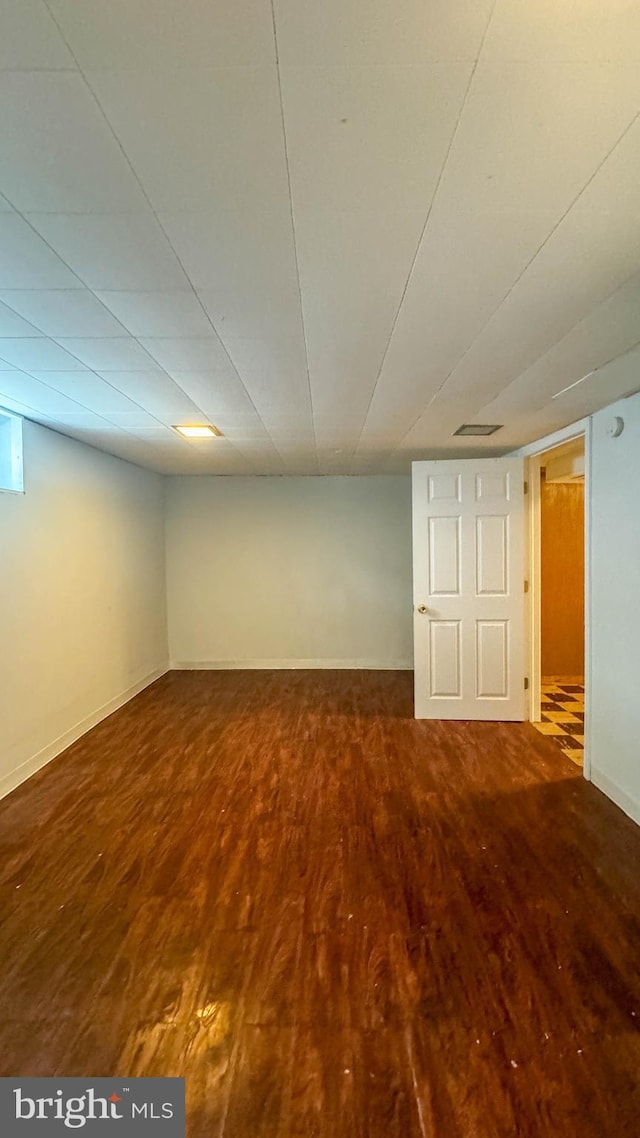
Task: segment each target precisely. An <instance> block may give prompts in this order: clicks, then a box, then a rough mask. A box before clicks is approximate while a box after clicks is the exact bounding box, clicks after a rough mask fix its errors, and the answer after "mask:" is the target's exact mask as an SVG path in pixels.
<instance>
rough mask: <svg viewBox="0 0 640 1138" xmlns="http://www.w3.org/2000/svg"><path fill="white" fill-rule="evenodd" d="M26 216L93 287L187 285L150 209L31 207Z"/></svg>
mask: <svg viewBox="0 0 640 1138" xmlns="http://www.w3.org/2000/svg"><path fill="white" fill-rule="evenodd" d="M28 221H30V222H31V224H32V225H33V226H34V228H35V229H37V231H38V233H40V234H42V236H43V237H44V238H45V240H46V241H47V242H48V243H49V245H51V247H52V248H53V249H55V251H56V252H57V253H59V254H60V256H61V257H62V258H63V260H64V261H65V262H66V263H67V264H68V265H69V266H70V267H71V268H72V269H73V271H74V272H75V273H77V274H78V276H79V277H80V278H81V280H82V281H83V282H84V284H86V285H87V286H88V287H89V288H92V289H165V288H166V289H172V288H185V287H186V285H187V278H186V276H185V274H184V272H183V271H182V269H181V267H180V263H179V261H178V258H177V257H176V255H175V253H174V252H173V250H172V249H171V246H170V244H169V242H168V241H167V238H166V237H165V235H164V233H163V232H162V229H161V227H160V225H158V222H157V221H156V219H155V217H154V216H153V215H152V214H151V213H128V214H127V213H120V214H118V213H112V214H78V213H32V214H29V215H28Z"/></svg>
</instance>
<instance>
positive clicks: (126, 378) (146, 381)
mask: <svg viewBox="0 0 640 1138" xmlns="http://www.w3.org/2000/svg"><path fill="white" fill-rule="evenodd" d="M100 375H101V376H102V378H103V379H105V380H106V381H107V382H108V383H110V384H111V385H112V386H113V387H117V388H118V390H119V391H121V392H122V393H123V394H124V395H126V396H128V397H129V398H130V399H132V400H133V401H134V402H135V403H139V404H140V406H142V407H145V408H146V409H147V410H148V411H151V413H152V414H154V415H160V416H164V415H166V416H168V417H171V416H173V415H176V414H182V413H185V414H186V413H188V412H189V411H195V410H196V409H197V408H196V405H195V404H194V403H193V402H192V400H191V399H189V397H188V396H187V395H186V394H185V392H184V391H183V390H182V388H181V387H180V386H179V385H178V384H177V383H175V381H174V380H173V379H171V378H170V377H169V376H168V375H167V374H166V373H165V372H163V371H134V372H130V371H101V372H100ZM158 429H160V428H158Z"/></svg>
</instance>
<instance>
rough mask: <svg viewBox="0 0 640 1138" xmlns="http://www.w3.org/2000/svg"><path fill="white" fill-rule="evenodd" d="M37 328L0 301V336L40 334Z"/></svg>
mask: <svg viewBox="0 0 640 1138" xmlns="http://www.w3.org/2000/svg"><path fill="white" fill-rule="evenodd" d="M41 335H42V332H39V331H38V329H37V328H34V327H33V324H29V323H28V321H26V320H23V319H22V317H21V316H18V314H17V313H16V312H14V311H13V309H11V308H7V306H6V304H1V303H0V338H1V337H2V336H41Z"/></svg>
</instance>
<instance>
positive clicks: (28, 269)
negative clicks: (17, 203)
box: [0, 213, 80, 288]
mask: <svg viewBox="0 0 640 1138" xmlns="http://www.w3.org/2000/svg"><path fill="white" fill-rule="evenodd" d="M0 250H1V256H0V288H77V287H78V285H79V284H80V281H79V280H78V278H77V277H76V276H75V275H74V274H73V273H72V272H71V270H70V269H68V268H67V266H66V265H65V264H64V263H63V262H62V261H61V260H60V258H59V257H57V256H56V254H55V253H54V252H53V250H52V249H50V248H49V246H48V245H47V244H46V242H45V241H43V240H42V238H41V237H39V236H38V234H37V233H34V231H33V229H32V228H31V226H30V225H28V224H27V222H26V221H23V219H22V218H21V217H19V216H18V214H17V213H0Z"/></svg>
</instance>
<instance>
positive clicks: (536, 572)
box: [513, 419, 591, 780]
mask: <svg viewBox="0 0 640 1138" xmlns="http://www.w3.org/2000/svg"><path fill="white" fill-rule="evenodd" d="M578 438H584V469H585V478H584V635H585V640H584V687H585V705H584V767H583V774H584V777H585V778H586V779H589V780H590V779H591V419H580V420H578V422H577V423H572V424H571V426H569V427H564V428H563V429H562V430H560V431H556V432H555V433H554V434H552V435H547V436H546V438H543V439H538V440H537V442H535V443H529V445H528V446H525V447H521V448H520V450H517V451H514V452H513V456H514V457H516V456H519V457H522V458H525V459H527V460H528V470H527V480H528V482H529V495H528V497H529V516H528V527H527V528H528V539H529V540H528V544H529V549H528V565H529V577H528V580H529V603H528V605H527V643H528V648H527V660H528V665H529V703H528V718H529V719H530V720H531V721H534V722H535V721H537V720H539V719H540V669H541V650H540V649H541V639H542V633H541V604H540V595H541V573H540V534H541V526H540V468H541V466H542V465H543V463H542V456H543V455H544V454H546V452H547V451H550V450H554V449H555V447H557V446H560V445H561V444H562V443H568V442H571V440H572V439H578Z"/></svg>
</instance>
